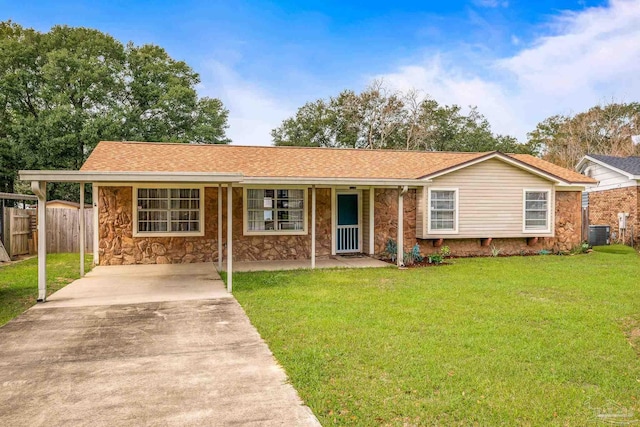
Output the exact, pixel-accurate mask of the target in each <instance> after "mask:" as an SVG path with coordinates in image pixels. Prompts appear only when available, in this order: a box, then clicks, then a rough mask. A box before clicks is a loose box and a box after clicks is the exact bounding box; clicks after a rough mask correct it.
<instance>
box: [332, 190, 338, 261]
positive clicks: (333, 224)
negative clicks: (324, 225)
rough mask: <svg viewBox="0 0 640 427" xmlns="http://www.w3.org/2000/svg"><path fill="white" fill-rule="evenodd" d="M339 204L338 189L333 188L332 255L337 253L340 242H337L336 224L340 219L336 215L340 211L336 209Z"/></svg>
mask: <svg viewBox="0 0 640 427" xmlns="http://www.w3.org/2000/svg"><path fill="white" fill-rule="evenodd" d="M337 204H338V198H337V196H336V189H335V188H331V255H335V254H336V248H337V246H338V243H337V242H336V225H337V223H338V220H337V219H336V215H337V214H338V211H337V209H336V205H337Z"/></svg>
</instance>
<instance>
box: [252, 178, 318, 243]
mask: <svg viewBox="0 0 640 427" xmlns="http://www.w3.org/2000/svg"><path fill="white" fill-rule="evenodd" d="M247 190H304V191H303V200H302V211H303V216H302V217H303V222H302V230H261V231H251V230H249V214H248V206H247ZM308 195H309V187H307V186H301V185H297V186H291V185H252V186H250V187H243V188H242V217H243V218H242V234H243V235H245V236H304V235H307V234H309V206H308V204H307V203H308Z"/></svg>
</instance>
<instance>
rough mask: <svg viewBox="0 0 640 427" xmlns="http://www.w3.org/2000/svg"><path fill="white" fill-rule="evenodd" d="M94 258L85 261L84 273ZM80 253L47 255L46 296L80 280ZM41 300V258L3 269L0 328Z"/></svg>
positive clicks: (1, 273)
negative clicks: (39, 297)
mask: <svg viewBox="0 0 640 427" xmlns="http://www.w3.org/2000/svg"><path fill="white" fill-rule="evenodd" d="M92 260H93V257H92V256H90V255H87V256H86V258H85V271H89V270H90V269H91V262H92ZM79 270H80V255H79V254H49V255H47V295H51V294H52V293H53V292H55V291H57V290H58V289H60V288H62V287H64V286H65V285H67V284H69V283H71V282H72V281H73V280H75V279H77V278H79V277H80V271H79ZM37 297H38V259H37V258H31V259H28V260H25V261H20V262H17V263H15V264H9V265H5V266H1V267H0V326H2V325H4V324H5V323H7V322H8V321H10V320H11V319H13V318H14V317H16V316H17V315H19V314H21V313H23V312H24V311H25V310H26V309H28V308H29V307H31V306H32V305H34V304H35V303H36V299H37Z"/></svg>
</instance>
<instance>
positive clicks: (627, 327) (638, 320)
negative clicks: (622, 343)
mask: <svg viewBox="0 0 640 427" xmlns="http://www.w3.org/2000/svg"><path fill="white" fill-rule="evenodd" d="M621 327H622V332H623V333H624V335H625V337H626V338H627V342H628V343H629V345H630V346H631V347H633V349H634V350H635V351H636V353H637V354H638V356H640V315H638V316H635V317H627V318H625V319H623V320H622V322H621Z"/></svg>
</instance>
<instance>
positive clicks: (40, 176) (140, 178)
mask: <svg viewBox="0 0 640 427" xmlns="http://www.w3.org/2000/svg"><path fill="white" fill-rule="evenodd" d="M19 175H20V179H21V180H23V181H31V190H32V191H33V193H34V194H35V195H36V196H37V198H38V234H39V235H40V236H46V233H47V224H46V206H47V183H48V182H66V183H77V184H80V218H81V220H80V221H79V223H80V229H79V234H78V236H79V240H80V242H79V244H80V276H81V277H84V273H85V272H84V259H85V253H84V246H85V242H84V239H85V237H84V236H85V226H86V224H85V223H84V204H85V186H86V185H87V184H91V186H92V196H93V197H92V200H93V206H94V207H95V209H94V216H93V221H94V230H95V231H94V232H95V233H96V236H95V238H94V248H93V259H94V263H96V264H97V263H98V260H99V253H98V242H99V239H98V236H97V233H98V215H99V212H98V209H97V199H98V192H97V188H98V187H99V186H100V185H101V183H105V182H108V183H109V185H118V184H120V183H127V184H131V183H144V184H175V183H182V184H199V185H209V186H217V187H218V196H219V197H218V270H222V263H223V250H222V241H223V236H222V215H221V214H222V197H221V195H222V187H223V186H226V187H227V188H228V189H231V188H232V185H233V184H234V183H238V182H240V181H241V179H242V175H241V174H239V173H210V172H207V173H199V172H85V171H57V170H23V171H20V173H19ZM232 206H233V191H227V215H226V216H227V241H226V244H227V254H228V255H227V265H226V272H227V291H228V292H231V291H232V290H233V277H232V273H233V239H232V231H233V214H232ZM46 260H47V246H46V239H45V238H40V239H38V301H39V302H45V301H46V299H47V262H46Z"/></svg>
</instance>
